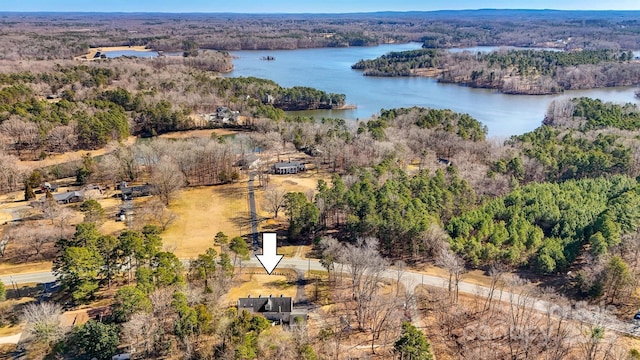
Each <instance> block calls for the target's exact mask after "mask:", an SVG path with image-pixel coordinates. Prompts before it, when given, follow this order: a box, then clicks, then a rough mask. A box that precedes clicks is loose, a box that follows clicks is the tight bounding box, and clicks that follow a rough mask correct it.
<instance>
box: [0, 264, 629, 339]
mask: <svg viewBox="0 0 640 360" xmlns="http://www.w3.org/2000/svg"><path fill="white" fill-rule="evenodd" d="M183 263H188V260H183ZM242 266H243V267H257V268H262V265H261V264H260V262H258V260H257V259H256V258H255V257H252V258H251V259H250V260H249V261H243V262H242ZM278 268H286V269H294V270H296V271H300V272H304V271H307V270H308V269H311V270H319V271H326V269H325V268H323V267H322V265H320V262H319V261H318V260H315V259H311V260H308V259H301V258H283V259H282V261H281V262H280V264H279V265H278ZM278 268H276V270H275V272H276V273H277V272H278ZM339 268H340V265H337V264H336V269H339ZM347 269H348V267H347V266H346V265H345V266H344V267H343V271H346V270H347ZM382 275H383V277H384V278H387V279H391V280H395V279H397V273H396V271H394V270H393V269H390V270H386V271H384V272H383V274H382ZM0 280H2V282H3V283H5V284H10V283H11V281H14V282H16V283H25V282H40V283H46V282H52V281H55V276H54V275H53V273H52V272H48V271H45V272H38V273H31V274H15V275H5V276H1V277H0ZM400 281H401V282H402V283H403V285H404V286H405V287H406V288H407V289H415V288H416V287H417V286H419V285H426V286H432V287H439V288H444V289H446V288H447V286H448V284H447V280H446V279H444V278H441V277H437V276H432V275H426V274H421V273H418V272H413V271H405V272H404V274H403V275H402V278H401V280H400ZM459 289H460V292H461V293H466V294H472V295H478V296H481V297H485V298H486V297H488V294H489V288H487V287H485V286H480V285H476V284H470V283H466V282H460V284H459ZM494 299H497V300H502V301H509V300H510V299H513V301H514V302H515V303H524V302H525V298H524V297H521V296H520V295H518V294H514V293H509V292H507V291H500V290H496V292H495V294H494ZM526 304H527V306H528V307H531V308H533V309H535V310H536V311H539V312H541V313H547V312H548V311H553V312H556V311H565V312H570V315H569V317H570V318H572V319H574V320H579V321H584V322H586V323H592V324H598V325H601V326H604V327H605V328H607V329H609V330H614V331H617V332H620V333H625V334H628V335H632V336H640V329H638V326H637V324H635V323H632V322H631V321H629V322H625V321H620V320H619V319H617V318H615V317H614V316H612V315H609V314H604V313H601V312H599V311H598V310H597V309H592V308H579V309H572V308H570V307H569V308H561V307H560V306H559V305H556V304H554V303H553V302H550V301H546V300H541V299H535V298H530V299H529V302H527V303H526Z"/></svg>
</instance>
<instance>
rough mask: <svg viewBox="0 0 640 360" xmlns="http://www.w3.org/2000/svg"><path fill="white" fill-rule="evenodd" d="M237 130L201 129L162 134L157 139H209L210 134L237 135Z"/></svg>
mask: <svg viewBox="0 0 640 360" xmlns="http://www.w3.org/2000/svg"><path fill="white" fill-rule="evenodd" d="M237 133H238V131H237V130H233V129H201V130H189V131H177V132H171V133H166V134H162V135H160V136H159V137H161V138H165V139H190V138H207V139H208V138H210V137H211V134H216V135H217V136H225V135H234V134H237Z"/></svg>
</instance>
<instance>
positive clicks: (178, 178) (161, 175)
mask: <svg viewBox="0 0 640 360" xmlns="http://www.w3.org/2000/svg"><path fill="white" fill-rule="evenodd" d="M150 180H151V181H150V182H151V184H153V187H154V189H155V191H156V193H157V194H158V196H159V197H160V200H162V202H163V203H164V204H165V205H169V202H170V201H171V199H172V198H173V195H174V194H175V193H176V192H177V191H178V190H180V189H181V188H182V187H183V186H184V185H185V179H184V175H183V174H182V172H181V171H180V169H179V168H178V165H176V163H175V162H174V161H173V159H172V158H170V157H168V156H163V157H161V158H160V160H159V161H158V163H157V164H155V166H154V167H153V169H152V170H151V179H150Z"/></svg>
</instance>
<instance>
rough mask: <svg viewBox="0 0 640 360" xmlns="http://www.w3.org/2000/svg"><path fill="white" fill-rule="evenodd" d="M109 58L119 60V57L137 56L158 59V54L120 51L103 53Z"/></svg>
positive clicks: (153, 52)
mask: <svg viewBox="0 0 640 360" xmlns="http://www.w3.org/2000/svg"><path fill="white" fill-rule="evenodd" d="M102 53H103V54H105V56H106V57H108V58H117V57H119V56H135V57H143V58H148V57H156V56H158V53H157V52H155V51H136V50H118V51H103V52H102Z"/></svg>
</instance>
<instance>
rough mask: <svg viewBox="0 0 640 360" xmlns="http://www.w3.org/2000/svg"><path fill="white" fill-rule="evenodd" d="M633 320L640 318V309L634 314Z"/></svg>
mask: <svg viewBox="0 0 640 360" xmlns="http://www.w3.org/2000/svg"><path fill="white" fill-rule="evenodd" d="M633 320H640V311H638V312H637V313H636V314H635V315H633Z"/></svg>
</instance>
